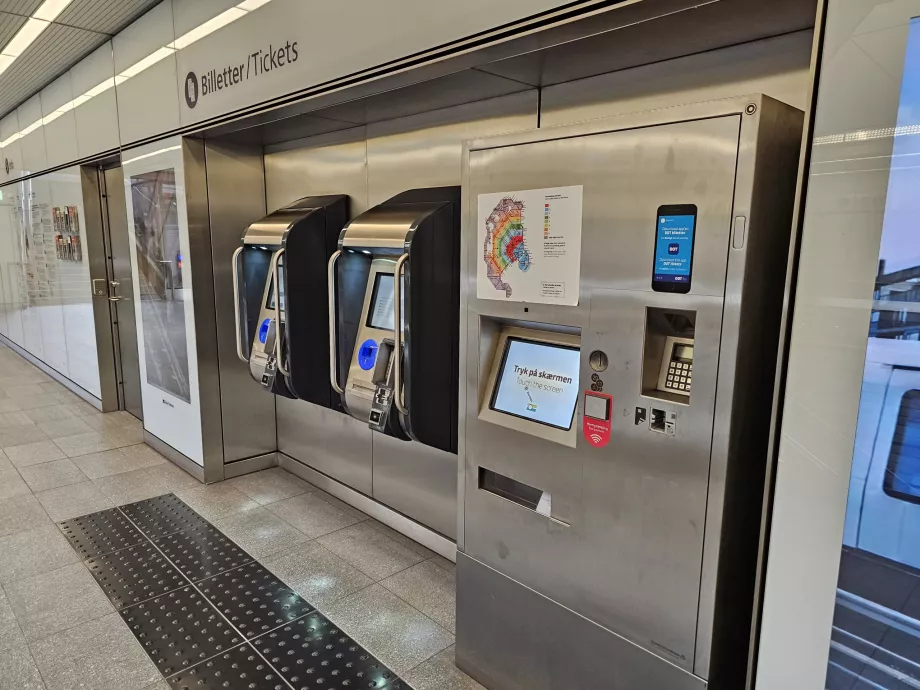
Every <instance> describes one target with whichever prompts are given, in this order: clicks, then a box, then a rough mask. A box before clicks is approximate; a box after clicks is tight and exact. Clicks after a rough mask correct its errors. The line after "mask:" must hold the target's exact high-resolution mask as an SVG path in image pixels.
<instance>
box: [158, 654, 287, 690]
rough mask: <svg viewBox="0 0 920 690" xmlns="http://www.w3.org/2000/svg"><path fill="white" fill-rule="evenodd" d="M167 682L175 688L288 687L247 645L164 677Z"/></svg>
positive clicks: (270, 689)
mask: <svg viewBox="0 0 920 690" xmlns="http://www.w3.org/2000/svg"><path fill="white" fill-rule="evenodd" d="M167 682H168V683H169V685H170V687H173V688H177V689H178V690H212V689H214V690H216V689H217V688H220V689H221V690H224V689H227V690H242V689H243V688H246V690H255V689H258V690H290V688H289V687H288V685H287V683H285V682H284V681H283V680H281V678H279V677H278V674H277V673H275V671H274V670H273V669H272V667H271V666H269V665H268V664H267V663H265V659H263V658H262V657H260V656H259V655H258V654H257V653H256V651H255V650H254V649H253V648H252V647H250V646H249V645H248V644H243V645H240V646H238V647H234V648H233V649H230V650H227V651H226V652H224V653H223V654H220V655H218V656H215V657H214V658H212V659H208V660H207V661H205V662H203V663H200V664H198V665H197V666H193V667H192V668H189V669H186V670H183V671H180V672H179V673H177V674H175V675H174V676H172V677H170V678H167Z"/></svg>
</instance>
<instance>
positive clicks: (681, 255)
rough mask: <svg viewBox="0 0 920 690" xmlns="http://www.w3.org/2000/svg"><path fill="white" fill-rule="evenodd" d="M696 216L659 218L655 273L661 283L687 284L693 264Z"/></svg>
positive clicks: (655, 279) (657, 280)
mask: <svg viewBox="0 0 920 690" xmlns="http://www.w3.org/2000/svg"><path fill="white" fill-rule="evenodd" d="M695 225H696V216H658V237H657V240H656V241H655V273H654V276H653V280H654V281H655V282H659V283H687V282H689V281H690V272H691V270H692V264H693V231H694V229H695Z"/></svg>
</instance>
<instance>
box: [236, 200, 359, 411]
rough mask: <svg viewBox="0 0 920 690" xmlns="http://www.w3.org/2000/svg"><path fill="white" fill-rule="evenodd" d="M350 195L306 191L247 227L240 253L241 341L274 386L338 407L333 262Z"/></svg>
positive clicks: (254, 371) (241, 352)
mask: <svg viewBox="0 0 920 690" xmlns="http://www.w3.org/2000/svg"><path fill="white" fill-rule="evenodd" d="M347 219H348V197H347V196H341V195H340V196H320V197H306V198H304V199H300V200H298V201H295V202H294V203H293V204H290V205H289V206H285V207H284V208H281V209H278V210H277V211H275V212H274V213H271V214H269V215H268V216H266V217H265V218H263V219H262V220H259V221H257V222H255V223H253V224H252V225H250V226H249V227H248V228H247V229H246V233H245V235H244V236H243V244H242V246H240V247H239V248H238V249H237V250H236V251H235V252H234V254H233V290H234V293H233V296H234V301H235V304H236V314H235V316H236V346H237V355H238V356H239V358H240V359H241V360H242V361H243V362H245V363H246V364H248V365H249V373H250V374H251V375H252V377H253V378H254V379H255V380H256V381H258V382H259V383H260V384H261V385H262V386H263V387H264V388H266V389H267V390H269V391H271V392H273V393H277V394H278V395H283V396H285V397H288V398H299V399H301V400H307V401H309V402H312V403H316V404H318V405H323V406H325V407H337V405H338V400H337V398H336V397H333V395H332V391H331V389H330V387H329V383H328V382H329V372H328V369H327V366H328V361H329V360H328V357H327V355H326V351H327V350H326V348H327V345H326V344H327V342H328V339H329V335H328V331H327V327H328V323H329V322H328V317H327V314H326V304H327V301H328V298H327V295H326V279H325V275H326V273H325V272H326V262H327V261H328V260H329V256H330V255H331V254H332V253H333V251H335V246H336V241H337V239H338V235H339V233H340V232H341V230H342V228H343V227H344V225H345V223H346V221H347Z"/></svg>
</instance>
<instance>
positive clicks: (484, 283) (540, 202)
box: [476, 185, 582, 306]
mask: <svg viewBox="0 0 920 690" xmlns="http://www.w3.org/2000/svg"><path fill="white" fill-rule="evenodd" d="M581 202H582V187H581V186H580V185H579V186H577V187H552V188H549V189H526V190H523V191H519V192H497V193H493V194H480V195H479V212H478V216H477V218H478V221H477V223H478V231H477V232H478V246H479V248H480V252H481V253H480V258H479V261H478V264H479V268H478V269H477V272H476V296H477V297H479V299H497V300H505V301H508V302H530V303H532V304H564V305H569V306H575V305H577V304H578V290H579V280H580V278H581Z"/></svg>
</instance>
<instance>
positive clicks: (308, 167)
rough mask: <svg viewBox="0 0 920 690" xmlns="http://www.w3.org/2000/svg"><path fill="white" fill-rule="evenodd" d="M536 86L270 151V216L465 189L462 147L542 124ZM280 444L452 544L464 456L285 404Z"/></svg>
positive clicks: (281, 402) (354, 209) (357, 209)
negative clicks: (308, 205) (328, 199)
mask: <svg viewBox="0 0 920 690" xmlns="http://www.w3.org/2000/svg"><path fill="white" fill-rule="evenodd" d="M537 106H538V99H537V93H536V91H534V90H531V91H527V92H525V93H518V94H512V95H510V96H503V97H500V98H493V99H488V100H485V101H480V102H477V103H471V104H466V105H463V106H460V107H455V108H447V109H442V110H435V111H432V112H428V113H422V114H419V115H413V116H409V117H404V118H399V119H396V120H387V121H384V122H379V123H375V124H371V125H367V126H362V127H357V128H351V129H348V130H345V131H341V132H335V133H331V134H323V135H320V136H317V137H311V138H308V139H301V140H299V141H294V142H289V143H286V144H282V145H279V146H275V147H269V148H268V149H267V151H266V156H265V182H266V198H267V206H268V209H269V210H272V209H275V208H279V207H281V206H283V205H284V204H286V203H289V202H291V201H292V200H294V199H297V198H300V197H303V196H309V195H315V194H343V193H346V194H348V195H349V197H350V211H351V214H352V216H355V215H358V214H359V213H361V212H362V211H363V210H366V209H367V208H369V207H371V206H374V205H376V204H378V203H380V202H382V201H385V200H386V199H389V198H390V197H392V196H394V195H395V194H397V193H399V192H403V191H406V190H409V189H413V188H418V187H434V186H441V185H452V184H453V185H456V184H459V183H460V177H461V164H460V161H461V157H462V150H463V149H462V142H463V141H464V140H466V139H470V138H473V137H479V136H490V135H494V134H501V133H506V132H513V131H518V130H523V129H533V128H535V127H536V125H537ZM277 409H278V448H279V450H280V451H281V452H283V453H285V454H287V455H289V456H291V457H293V458H295V459H297V460H300V461H301V462H303V463H304V464H306V465H309V466H310V467H313V468H315V469H317V470H319V471H320V472H323V473H324V474H327V475H329V476H332V477H334V478H335V479H338V480H339V481H341V482H343V483H345V484H347V485H349V486H351V487H352V488H355V489H357V490H358V491H360V492H362V493H364V494H367V495H369V496H373V497H374V498H375V499H377V500H378V501H380V502H381V503H383V504H385V505H387V506H390V507H391V508H395V509H396V510H398V511H399V512H401V513H403V514H405V515H408V516H409V517H411V518H413V519H415V520H417V521H419V522H421V523H422V524H424V525H426V526H428V527H430V528H432V529H434V530H435V531H437V532H440V533H441V534H444V535H446V536H448V537H450V538H452V539H453V538H456V535H457V471H458V467H457V462H458V460H457V456H455V455H452V454H450V453H445V452H443V451H439V450H436V449H433V448H429V447H427V446H423V445H421V444H418V443H415V442H411V443H410V442H404V441H398V440H396V439H392V438H388V437H384V436H381V435H379V434H375V433H372V432H371V431H370V430H369V429H368V428H367V425H365V424H362V423H360V422H358V421H357V420H355V419H353V418H351V417H349V416H347V415H344V414H340V413H338V412H333V411H331V410H326V409H323V408H320V407H317V406H314V405H310V404H309V403H305V402H300V401H293V400H287V399H280V398H279V399H278V401H277Z"/></svg>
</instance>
